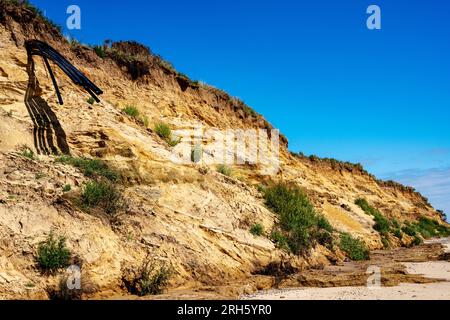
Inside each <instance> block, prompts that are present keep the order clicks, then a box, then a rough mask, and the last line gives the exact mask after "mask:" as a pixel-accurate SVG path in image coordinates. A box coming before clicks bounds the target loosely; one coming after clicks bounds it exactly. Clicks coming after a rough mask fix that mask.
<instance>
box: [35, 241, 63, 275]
mask: <svg viewBox="0 0 450 320" xmlns="http://www.w3.org/2000/svg"><path fill="white" fill-rule="evenodd" d="M70 257H71V253H70V251H69V249H67V247H66V239H65V238H64V237H59V238H58V239H56V238H55V237H54V235H53V233H50V235H49V236H48V237H47V239H46V240H45V241H43V242H41V243H40V244H39V246H38V250H37V255H36V262H37V264H38V267H39V268H40V269H41V270H42V271H44V272H45V273H54V272H55V271H57V270H59V269H61V268H65V267H67V266H68V265H69V261H70Z"/></svg>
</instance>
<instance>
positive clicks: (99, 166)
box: [56, 155, 119, 182]
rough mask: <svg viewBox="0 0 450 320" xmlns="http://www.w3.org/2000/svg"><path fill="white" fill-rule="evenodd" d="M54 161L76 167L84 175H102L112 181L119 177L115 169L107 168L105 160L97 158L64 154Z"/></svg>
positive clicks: (92, 176)
mask: <svg viewBox="0 0 450 320" xmlns="http://www.w3.org/2000/svg"><path fill="white" fill-rule="evenodd" d="M56 162H60V163H63V164H68V165H71V166H73V167H75V168H78V169H80V170H81V171H82V172H83V174H84V175H85V176H86V177H90V178H95V177H103V178H106V179H108V180H110V181H113V182H115V181H117V180H118V179H119V174H118V173H117V172H116V171H114V170H113V169H111V168H109V167H108V165H107V164H106V163H105V162H103V161H101V160H98V159H87V158H75V157H72V156H67V155H65V156H61V157H58V158H57V159H56Z"/></svg>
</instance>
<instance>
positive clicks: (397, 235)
mask: <svg viewBox="0 0 450 320" xmlns="http://www.w3.org/2000/svg"><path fill="white" fill-rule="evenodd" d="M394 236H396V237H397V238H399V239H401V238H402V231H401V230H400V228H398V229H395V230H394Z"/></svg>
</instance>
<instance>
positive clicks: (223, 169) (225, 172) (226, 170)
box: [217, 164, 233, 177]
mask: <svg viewBox="0 0 450 320" xmlns="http://www.w3.org/2000/svg"><path fill="white" fill-rule="evenodd" d="M217 172H219V173H221V174H223V175H224V176H227V177H230V176H231V174H232V172H233V171H232V169H231V168H230V167H229V166H227V165H225V164H221V165H219V166H218V167H217Z"/></svg>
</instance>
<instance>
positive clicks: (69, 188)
mask: <svg viewBox="0 0 450 320" xmlns="http://www.w3.org/2000/svg"><path fill="white" fill-rule="evenodd" d="M70 190H72V186H71V185H70V184H66V185H65V186H64V187H63V189H62V191H63V192H69V191H70Z"/></svg>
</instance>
